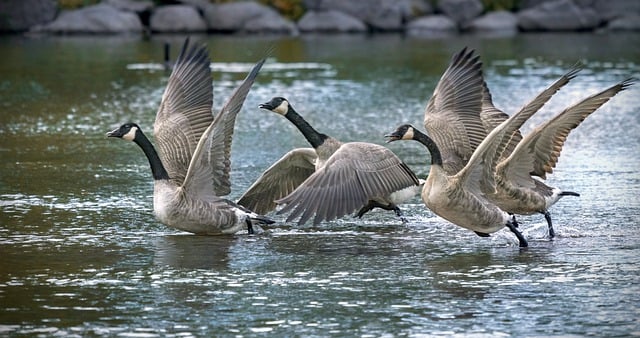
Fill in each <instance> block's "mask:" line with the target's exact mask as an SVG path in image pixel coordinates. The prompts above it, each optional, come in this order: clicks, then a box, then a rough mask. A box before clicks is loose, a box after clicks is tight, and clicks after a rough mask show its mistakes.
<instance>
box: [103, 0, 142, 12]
mask: <svg viewBox="0 0 640 338" xmlns="http://www.w3.org/2000/svg"><path fill="white" fill-rule="evenodd" d="M103 2H104V3H106V4H107V5H110V6H112V7H114V8H117V9H119V10H121V11H127V12H135V13H142V12H147V11H151V9H153V2H151V1H149V0H105V1H103Z"/></svg>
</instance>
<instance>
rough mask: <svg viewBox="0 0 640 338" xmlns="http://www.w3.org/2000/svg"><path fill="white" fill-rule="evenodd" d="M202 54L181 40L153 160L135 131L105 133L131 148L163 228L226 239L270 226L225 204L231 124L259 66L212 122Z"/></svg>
mask: <svg viewBox="0 0 640 338" xmlns="http://www.w3.org/2000/svg"><path fill="white" fill-rule="evenodd" d="M210 63H211V62H210V60H209V55H208V52H207V50H206V48H205V47H203V46H202V47H198V46H194V47H190V46H189V41H188V40H186V41H185V43H184V46H183V47H182V51H181V52H180V55H179V56H178V59H177V61H176V63H175V65H174V68H173V71H172V72H171V75H170V77H169V82H168V83H167V88H166V89H165V92H164V94H163V96H162V100H161V102H160V108H159V109H158V112H157V114H156V120H155V123H154V134H155V140H156V145H157V146H158V150H159V152H156V150H155V149H154V147H153V145H152V144H151V142H150V141H149V139H147V137H146V136H145V135H144V134H143V132H142V129H141V128H140V127H139V126H138V125H137V124H135V123H125V124H123V125H122V126H120V127H119V128H117V129H115V130H113V131H111V132H109V133H107V136H108V137H119V138H122V139H124V140H127V141H133V142H135V143H136V144H137V145H138V146H140V148H142V150H143V151H144V154H145V155H146V157H147V159H148V160H149V164H150V166H151V172H152V174H153V179H154V191H153V210H154V214H155V216H156V218H157V219H158V220H159V221H160V222H162V223H163V224H165V225H167V226H169V227H173V228H176V229H180V230H184V231H188V232H191V233H195V234H206V235H218V234H231V233H235V232H238V231H240V230H243V229H246V230H248V232H249V233H253V225H254V224H270V223H273V221H271V220H269V219H268V218H266V217H264V216H261V215H259V214H256V213H254V212H252V211H250V210H248V209H246V208H244V207H242V206H239V205H237V204H235V203H233V202H232V201H230V200H227V199H224V198H221V197H219V196H224V195H227V194H229V193H230V191H231V189H230V185H231V184H230V180H229V169H230V159H229V157H230V149H231V139H232V136H233V128H234V124H235V119H236V116H237V114H238V112H239V111H240V109H241V108H242V104H243V103H244V100H245V98H246V96H247V94H248V92H249V89H250V88H251V85H252V84H253V82H254V81H255V78H256V76H257V75H258V72H259V71H260V68H261V67H262V65H263V63H264V60H261V61H260V62H258V63H257V64H256V65H255V66H254V67H253V69H252V70H251V72H250V73H249V74H248V75H247V77H246V78H245V79H244V81H243V82H242V84H241V85H240V86H239V87H238V88H236V90H235V91H234V92H233V94H232V95H231V97H230V98H229V100H228V101H227V102H226V103H225V104H224V106H223V107H222V109H221V110H220V112H219V113H218V114H217V115H215V116H214V115H213V114H212V105H213V89H212V86H211V69H210V68H209V67H210Z"/></svg>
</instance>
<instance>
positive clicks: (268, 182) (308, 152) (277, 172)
mask: <svg viewBox="0 0 640 338" xmlns="http://www.w3.org/2000/svg"><path fill="white" fill-rule="evenodd" d="M316 159H317V156H316V151H315V150H314V149H313V148H298V149H294V150H291V151H290V152H288V153H286V154H285V155H284V156H282V158H280V159H279V160H278V161H277V162H276V163H274V164H272V165H271V167H269V168H268V169H267V170H265V171H264V172H263V173H262V175H261V176H260V177H259V178H258V179H257V180H256V181H255V182H254V183H253V184H252V185H251V187H249V189H247V191H246V192H245V193H244V194H243V195H242V196H241V197H240V199H239V200H238V204H240V205H242V206H244V207H246V208H248V209H250V210H253V211H254V212H257V213H259V214H266V213H268V212H270V211H272V210H274V209H275V208H276V202H275V201H276V200H277V199H280V198H282V197H285V196H287V195H288V194H290V193H291V192H292V191H294V190H295V189H296V188H297V187H298V186H299V185H300V184H301V183H302V182H304V180H306V179H307V178H308V177H309V176H311V174H313V172H314V171H315V162H316Z"/></svg>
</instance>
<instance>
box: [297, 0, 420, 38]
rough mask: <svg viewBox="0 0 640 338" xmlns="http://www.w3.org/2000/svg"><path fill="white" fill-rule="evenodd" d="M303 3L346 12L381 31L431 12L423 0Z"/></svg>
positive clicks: (396, 28)
mask: <svg viewBox="0 0 640 338" xmlns="http://www.w3.org/2000/svg"><path fill="white" fill-rule="evenodd" d="M305 5H307V6H309V7H307V8H311V9H315V10H318V11H320V10H326V11H328V10H337V11H341V12H344V13H347V14H349V15H351V16H352V17H355V18H357V19H359V20H361V21H362V22H364V23H366V24H367V25H368V26H370V27H371V28H372V29H373V30H381V31H399V30H402V28H403V26H404V22H406V21H409V20H411V19H413V18H416V17H419V16H422V15H425V14H429V13H431V7H430V6H429V4H428V3H427V2H426V1H423V0H351V1H349V0H346V1H345V0H322V1H319V2H318V1H313V0H307V1H305Z"/></svg>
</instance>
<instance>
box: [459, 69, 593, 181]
mask: <svg viewBox="0 0 640 338" xmlns="http://www.w3.org/2000/svg"><path fill="white" fill-rule="evenodd" d="M580 69H581V68H579V67H573V68H572V69H571V70H570V71H569V72H567V73H566V74H564V75H563V76H561V77H560V79H558V80H557V81H556V82H554V83H553V84H552V85H551V86H549V87H548V88H547V89H545V90H544V91H542V93H540V94H538V96H536V97H535V98H534V99H533V100H532V101H531V102H529V103H528V104H526V105H525V106H524V107H523V108H522V109H521V110H520V111H518V112H517V113H515V114H513V115H511V116H510V117H509V118H508V119H507V120H506V121H504V122H502V123H501V124H500V125H498V126H497V127H495V128H494V129H493V130H492V131H491V132H490V133H489V135H487V137H486V138H485V139H484V140H483V141H482V143H481V144H480V145H479V146H478V148H477V149H476V150H475V151H474V153H473V155H472V156H471V159H470V160H469V162H468V163H467V165H466V166H465V167H464V168H463V169H462V170H461V171H460V172H459V173H458V174H457V176H458V178H459V179H460V180H461V181H463V182H465V184H468V187H469V188H474V189H475V188H478V187H481V188H482V190H483V191H493V190H494V189H495V180H494V175H495V173H496V166H497V164H498V162H499V161H500V159H501V158H502V154H503V153H504V151H505V149H507V147H508V146H509V144H510V141H511V139H512V135H513V134H514V133H515V132H516V131H517V130H518V129H520V127H521V126H522V125H523V124H524V123H525V122H526V121H527V120H528V119H529V118H530V117H531V116H532V115H533V114H535V113H536V112H537V111H538V110H540V108H541V107H542V106H543V105H544V104H545V103H546V102H547V101H549V99H550V98H551V97H552V96H553V95H554V94H555V93H556V92H557V91H558V90H560V88H562V87H563V86H564V85H566V84H567V83H568V82H569V81H570V80H571V79H573V78H574V77H575V76H576V75H577V73H578V72H579V71H580ZM516 148H517V147H516ZM514 152H515V150H514ZM476 175H480V176H477V177H476ZM471 177H473V179H470V178H471ZM476 179H479V180H480V183H481V184H482V186H480V185H478V184H477V182H472V181H475V180H476Z"/></svg>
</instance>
